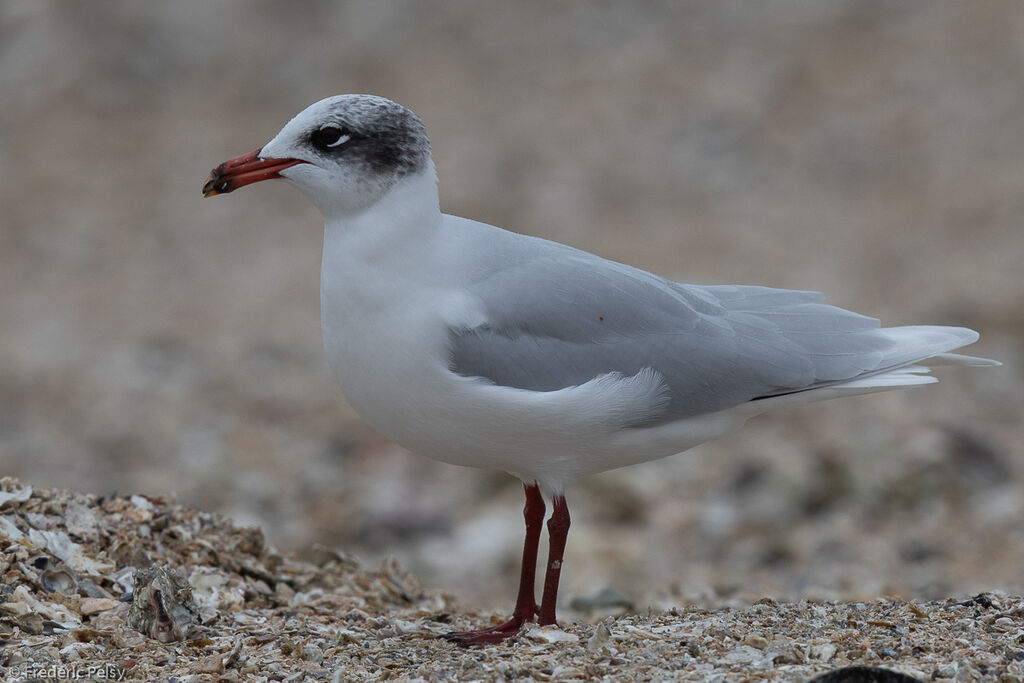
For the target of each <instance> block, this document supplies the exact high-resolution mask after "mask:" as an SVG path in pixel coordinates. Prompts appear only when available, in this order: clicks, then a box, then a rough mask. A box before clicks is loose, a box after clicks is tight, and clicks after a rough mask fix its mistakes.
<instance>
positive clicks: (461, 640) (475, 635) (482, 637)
mask: <svg viewBox="0 0 1024 683" xmlns="http://www.w3.org/2000/svg"><path fill="white" fill-rule="evenodd" d="M524 623H526V618H525V617H521V616H518V615H517V616H513V617H512V618H511V619H509V620H508V621H506V622H504V623H502V624H498V625H497V626H491V627H490V628H482V629H479V630H476V631H453V632H451V633H445V634H444V635H442V636H441V637H442V638H444V639H445V640H447V641H448V642H450V643H455V644H456V645H459V646H461V647H470V646H472V645H486V644H488V643H500V642H501V641H503V640H505V639H507V638H511V637H512V636H514V635H516V634H517V633H519V631H520V629H522V628H523V624H524Z"/></svg>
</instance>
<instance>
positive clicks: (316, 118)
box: [203, 95, 998, 645]
mask: <svg viewBox="0 0 1024 683" xmlns="http://www.w3.org/2000/svg"><path fill="white" fill-rule="evenodd" d="M271 178H283V179H285V180H287V181H289V182H290V183H292V184H293V185H295V186H296V187H298V188H299V190H301V191H302V192H303V193H304V194H305V195H306V196H307V197H308V198H309V199H310V200H311V201H312V202H313V203H314V204H315V205H316V206H317V208H319V210H320V211H321V213H322V214H323V216H324V222H325V230H324V245H323V262H322V268H321V287H320V301H321V319H322V320H321V323H322V328H323V330H322V331H323V341H324V348H325V352H326V355H327V359H328V362H329V365H330V367H331V370H332V372H333V373H334V375H335V377H336V378H337V381H338V383H339V384H340V386H341V389H342V392H343V394H344V395H345V397H346V399H347V400H348V401H349V403H350V404H351V405H352V407H353V408H354V409H355V411H356V412H357V413H358V414H359V415H360V416H361V417H362V418H363V419H365V420H366V421H367V422H368V423H369V424H370V425H371V426H372V427H374V428H375V429H376V430H377V431H379V432H380V433H382V434H384V435H385V436H387V437H388V438H390V439H392V440H393V441H395V442H397V443H398V444H401V445H402V446H404V447H406V448H408V449H409V450H411V451H413V452H415V453H419V454H422V455H425V456H428V457H431V458H434V459H436V460H440V461H442V462H446V463H452V464H455V465H465V466H471V467H483V468H490V469H496V470H503V471H506V472H508V473H510V474H512V475H514V476H516V477H518V478H519V479H521V480H522V482H523V486H524V489H525V492H526V505H525V507H524V511H523V512H524V518H525V522H526V540H525V543H524V548H523V562H522V570H521V573H520V581H519V591H518V594H517V598H516V603H515V608H514V609H513V612H512V617H511V618H510V619H509V620H508V621H506V622H504V623H502V624H499V625H497V626H493V627H490V628H482V629H479V630H471V631H462V632H455V633H449V634H447V635H446V636H445V637H447V638H448V639H449V640H451V641H453V642H455V643H457V644H460V645H479V644H484V643H494V642H499V641H502V640H504V639H505V638H509V637H511V636H514V635H515V634H517V633H518V632H519V631H520V630H521V628H522V627H523V625H524V624H526V623H528V622H531V621H532V620H533V619H534V618H536V619H537V622H538V624H539V625H541V626H547V625H555V624H556V619H555V607H556V602H557V594H558V582H559V576H560V573H561V568H562V558H563V553H564V550H565V542H566V536H567V534H568V531H569V509H568V506H567V504H566V500H565V489H566V487H567V486H568V485H569V484H571V483H573V482H574V481H576V480H577V479H578V478H580V477H582V476H584V475H588V474H593V473H597V472H604V471H606V470H611V469H615V468H618V467H624V466H626V465H633V464H636V463H641V462H645V461H649V460H654V459H657V458H663V457H665V456H669V455H673V454H675V453H680V452H682V451H685V450H687V449H689V448H692V447H693V446H696V445H697V444H700V443H702V442H704V441H707V440H709V439H712V438H715V437H718V436H720V435H722V434H725V433H726V432H728V431H731V430H733V429H735V428H737V427H739V426H740V425H742V424H743V423H744V422H746V421H747V420H748V419H749V418H751V417H753V416H755V415H757V414H759V413H763V412H766V411H770V410H773V409H776V408H779V407H781V406H789V405H793V404H799V403H807V402H811V401H817V400H820V399H827V398H834V397H840V396H850V395H854V394H863V393H868V392H875V391H884V390H888V389H896V388H900V387H909V386H915V385H921V384H928V383H931V382H934V381H936V379H935V378H934V377H932V376H930V375H928V374H925V373H927V372H928V369H929V368H928V367H927V365H936V364H960V365H998V363H997V362H996V361H991V360H987V359H983V358H974V357H971V356H965V355H960V354H954V353H950V352H951V351H952V350H954V349H957V348H959V347H961V346H965V345H967V344H971V343H972V342H974V341H975V340H977V339H978V334H977V333H976V332H975V331H973V330H970V329H966V328H963V327H947V326H937V325H916V326H905V327H888V328H883V327H881V326H880V324H879V321H878V320H876V319H874V318H870V317H867V316H864V315H860V314H858V313H854V312H851V311H847V310H844V309H841V308H837V307H834V306H830V305H826V304H823V303H821V299H822V295H821V294H819V293H817V292H808V291H795V290H788V289H775V288H769V287H759V286H748V285H717V286H701V285H692V284H682V283H678V282H673V281H671V280H667V279H665V278H662V277H659V276H657V275H654V274H651V273H648V272H646V271H643V270H640V269H637V268H633V267H631V266H628V265H624V264H621V263H616V262H614V261H609V260H606V259H603V258H600V257H598V256H595V255H594V254H590V253H587V252H585V251H580V250H578V249H574V248H572V247H569V246H566V245H563V244H559V243H556V242H551V241H548V240H544V239H539V238H536V237H530V236H526V235H521V234H517V233H514V232H509V231H507V230H503V229H501V228H497V227H494V226H491V225H487V224H484V223H479V222H476V221H473V220H468V219H465V218H459V217H456V216H451V215H447V214H444V213H442V212H441V210H440V206H439V201H438V189H437V177H436V174H435V170H434V164H433V161H432V159H431V154H430V142H429V139H428V137H427V132H426V129H425V128H424V126H423V123H422V122H421V121H420V119H419V117H417V116H416V114H414V113H413V112H412V111H410V110H409V109H406V108H405V107H403V106H401V105H399V104H396V103H395V102H392V101H390V100H387V99H384V98H382V97H377V96H373V95H338V96H335V97H329V98H327V99H324V100H321V101H320V102H317V103H315V104H313V105H310V106H309V107H308V108H306V109H305V110H304V111H302V112H301V113H299V114H298V115H297V116H295V118H293V119H292V120H291V121H289V122H288V123H287V124H286V125H285V126H284V128H282V129H281V131H280V132H279V133H278V134H277V135H276V136H275V137H274V139H273V140H271V141H270V142H269V143H267V144H266V145H265V146H263V147H262V148H261V149H257V150H256V151H254V152H251V153H249V154H246V155H243V156H240V157H237V158H234V159H231V160H229V161H226V162H224V163H223V164H221V165H220V166H218V167H216V168H215V169H214V170H213V171H212V172H211V174H210V176H209V178H208V179H207V181H206V184H205V185H204V186H203V195H204V196H207V197H209V196H212V195H218V194H224V193H228V192H232V191H234V190H236V189H238V188H240V187H243V186H245V185H249V184H251V183H255V182H259V181H263V180H268V179H271ZM545 500H549V501H550V502H551V505H552V507H553V512H552V515H551V517H550V519H549V520H548V523H547V527H548V537H549V538H548V540H549V552H548V559H547V566H546V572H545V578H544V584H543V592H542V594H541V600H540V604H539V605H538V603H537V601H536V596H535V586H534V584H535V578H536V565H537V551H538V545H539V542H540V534H541V526H542V524H543V521H544V515H545Z"/></svg>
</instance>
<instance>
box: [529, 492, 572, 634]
mask: <svg viewBox="0 0 1024 683" xmlns="http://www.w3.org/2000/svg"><path fill="white" fill-rule="evenodd" d="M553 502H554V504H555V509H554V511H553V512H552V513H551V519H549V520H548V542H549V543H550V545H549V546H548V571H547V574H545V576H544V595H543V597H541V600H540V615H539V616H540V619H539V620H538V622H537V623H538V624H540V625H541V626H549V625H551V624H555V623H556V622H555V603H556V602H557V601H558V579H559V577H560V576H561V574H562V555H563V554H564V553H565V539H566V537H567V536H568V535H569V506H568V505H566V504H565V498H564V497H563V496H557V497H556V498H555V499H554V501H553Z"/></svg>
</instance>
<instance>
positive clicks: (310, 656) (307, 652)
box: [301, 645, 324, 664]
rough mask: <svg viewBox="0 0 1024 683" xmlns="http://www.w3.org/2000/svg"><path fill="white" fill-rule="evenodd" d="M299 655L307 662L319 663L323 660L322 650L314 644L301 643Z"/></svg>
mask: <svg viewBox="0 0 1024 683" xmlns="http://www.w3.org/2000/svg"><path fill="white" fill-rule="evenodd" d="M301 656H302V658H303V659H305V660H306V661H307V662H313V663H314V664H319V663H320V662H322V661H323V660H324V651H323V650H321V649H320V648H318V647H317V646H316V645H303V646H302V654H301Z"/></svg>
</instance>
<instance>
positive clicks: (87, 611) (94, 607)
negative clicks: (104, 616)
mask: <svg viewBox="0 0 1024 683" xmlns="http://www.w3.org/2000/svg"><path fill="white" fill-rule="evenodd" d="M120 604H121V603H120V602H118V601H117V600H111V599H110V598H83V599H82V604H81V605H79V607H78V611H79V613H80V614H82V615H83V616H89V615H92V614H99V613H100V612H106V611H107V610H108V609H114V608H115V607H117V606H118V605H120Z"/></svg>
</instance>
